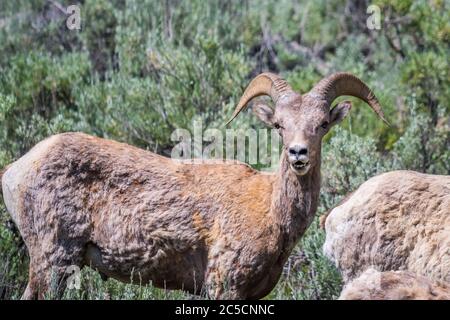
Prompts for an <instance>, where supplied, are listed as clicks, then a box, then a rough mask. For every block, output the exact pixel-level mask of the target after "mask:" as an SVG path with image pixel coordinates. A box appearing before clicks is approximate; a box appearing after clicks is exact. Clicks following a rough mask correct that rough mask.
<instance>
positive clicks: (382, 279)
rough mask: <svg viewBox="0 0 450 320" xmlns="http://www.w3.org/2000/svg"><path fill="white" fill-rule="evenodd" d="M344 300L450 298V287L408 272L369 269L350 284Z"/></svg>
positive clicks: (344, 291)
mask: <svg viewBox="0 0 450 320" xmlns="http://www.w3.org/2000/svg"><path fill="white" fill-rule="evenodd" d="M339 299H340V300H450V286H449V285H448V284H446V283H443V282H438V281H432V280H430V279H428V278H427V277H424V276H419V275H416V274H414V273H412V272H408V271H385V272H379V271H376V270H375V269H368V270H366V271H365V272H364V273H363V274H362V275H361V276H360V277H358V278H356V279H355V280H353V281H351V282H350V283H348V284H347V285H346V286H345V288H344V290H342V293H341V296H340V297H339Z"/></svg>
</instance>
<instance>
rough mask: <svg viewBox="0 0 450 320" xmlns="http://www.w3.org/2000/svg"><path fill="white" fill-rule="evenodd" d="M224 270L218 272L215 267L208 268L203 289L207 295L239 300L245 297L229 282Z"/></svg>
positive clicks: (213, 297)
mask: <svg viewBox="0 0 450 320" xmlns="http://www.w3.org/2000/svg"><path fill="white" fill-rule="evenodd" d="M226 274H227V273H226V272H220V271H219V270H218V269H216V268H210V269H209V270H208V272H207V280H206V283H205V289H206V290H207V292H208V296H209V297H210V298H212V299H218V300H241V299H245V298H246V297H245V296H244V295H243V294H242V290H240V288H239V287H238V286H236V285H234V284H233V283H231V282H230V281H229V280H228V279H229V277H228V276H226Z"/></svg>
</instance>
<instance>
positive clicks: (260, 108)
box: [252, 103, 273, 126]
mask: <svg viewBox="0 0 450 320" xmlns="http://www.w3.org/2000/svg"><path fill="white" fill-rule="evenodd" d="M252 111H253V113H254V114H255V115H256V116H257V117H258V118H259V120H261V121H262V122H264V123H265V124H267V125H269V126H272V125H273V110H272V109H271V108H270V107H269V106H267V105H265V104H262V103H258V104H256V105H253V107H252Z"/></svg>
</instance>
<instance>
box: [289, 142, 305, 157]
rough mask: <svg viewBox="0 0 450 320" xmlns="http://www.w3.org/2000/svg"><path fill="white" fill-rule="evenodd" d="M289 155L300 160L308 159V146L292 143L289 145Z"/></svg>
mask: <svg viewBox="0 0 450 320" xmlns="http://www.w3.org/2000/svg"><path fill="white" fill-rule="evenodd" d="M289 156H291V157H293V158H295V159H298V160H303V159H305V160H307V159H308V148H307V147H306V146H304V145H301V144H296V145H292V146H290V147H289Z"/></svg>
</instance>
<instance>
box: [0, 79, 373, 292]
mask: <svg viewBox="0 0 450 320" xmlns="http://www.w3.org/2000/svg"><path fill="white" fill-rule="evenodd" d="M258 79H259V80H257V81H256V82H252V83H253V85H252V84H251V85H250V86H249V88H250V89H249V91H246V93H244V98H245V101H244V102H242V103H241V102H240V103H241V104H242V105H245V103H246V101H247V100H249V99H251V97H253V95H249V94H248V92H254V93H255V94H262V93H264V92H265V91H264V92H263V91H261V90H260V89H258V90H254V88H259V87H258V86H259V82H258V81H260V79H266V80H267V79H269V80H271V79H278V78H277V77H276V76H274V75H262V76H261V77H260V78H258ZM333 79H334V78H333ZM352 79H353V78H352ZM266 80H264V81H266ZM271 81H272V80H271ZM277 81H278V82H275V84H279V83H281V82H282V81H281V80H277ZM352 81H355V80H354V79H353V80H352ZM283 83H284V82H283ZM254 85H256V87H255V86H254ZM356 85H359V86H361V85H362V84H361V83H357V84H356ZM328 87H330V88H331V89H332V88H333V87H332V86H331V85H328ZM280 88H281V89H283V88H287V85H285V86H281V87H280V86H279V85H277V86H276V87H273V88H272V89H271V92H276V91H277V90H281V89H280ZM358 88H359V87H358ZM354 91H355V90H353V91H349V92H346V94H353V93H352V92H354ZM364 92H365V91H364ZM354 94H358V92H357V91H355V93H354ZM274 96H275V95H274ZM363 98H364V99H366V97H365V96H363ZM366 100H367V99H366ZM370 103H372V104H373V103H374V102H373V100H370ZM349 109H350V104H349V103H348V102H344V103H341V104H339V105H337V106H336V107H334V108H333V109H331V110H330V103H329V102H328V101H327V100H324V99H322V98H321V96H320V95H318V94H314V95H312V96H309V95H308V94H306V95H304V96H301V95H300V94H297V93H294V92H291V91H289V94H284V95H277V99H276V105H275V110H274V111H272V110H271V109H270V108H269V107H267V106H262V105H259V106H256V107H255V108H254V112H255V113H256V114H257V115H258V116H259V117H260V118H261V119H263V120H264V121H265V122H266V123H268V124H270V125H274V123H275V122H276V123H277V128H278V131H279V133H280V135H281V136H282V139H283V145H284V149H283V153H282V156H281V163H280V169H279V171H278V172H277V173H275V174H264V173H260V172H257V171H255V170H253V169H252V168H250V167H249V166H247V165H245V164H239V163H238V164H225V163H224V164H207V163H206V164H201V165H195V164H187V163H180V162H176V161H172V160H171V159H168V158H164V157H161V156H159V155H156V154H153V153H151V152H148V151H144V150H141V149H138V148H135V147H132V146H129V145H126V144H122V143H118V142H114V141H109V140H104V139H100V138H96V137H92V136H88V135H86V134H82V133H66V134H60V135H56V136H52V137H50V138H49V139H47V140H45V141H42V142H41V143H39V144H38V145H36V146H35V147H34V148H33V149H32V150H31V151H29V152H28V153H27V154H26V155H24V156H23V157H22V158H20V159H19V160H18V161H16V162H15V163H14V164H12V166H11V167H10V168H9V169H8V170H7V171H6V172H5V174H4V176H3V179H2V188H3V192H4V200H5V204H6V207H7V209H8V211H9V213H10V214H11V216H12V218H13V219H14V221H15V223H16V224H17V226H18V229H19V231H20V233H21V235H22V237H23V239H24V241H25V243H26V245H27V248H28V250H29V253H30V270H29V282H28V286H27V289H26V291H25V293H24V295H23V298H25V299H31V298H42V297H43V295H44V294H45V293H46V292H48V291H49V290H51V291H52V292H55V291H56V293H57V294H60V293H61V291H62V290H63V289H64V287H65V286H64V280H65V277H66V276H67V274H66V270H67V269H68V267H69V266H72V265H76V266H80V267H81V266H84V265H87V266H91V267H93V268H95V269H97V270H99V271H100V272H101V273H102V274H103V275H105V276H109V277H113V278H116V279H119V280H121V281H130V280H133V281H136V282H140V283H148V282H152V283H153V284H154V285H155V286H158V287H163V288H167V289H184V290H187V291H189V292H192V293H196V294H199V293H202V291H203V292H206V293H208V294H209V295H210V296H211V297H214V298H234V299H257V298H261V297H264V296H265V295H267V294H268V293H269V292H270V291H271V290H272V289H273V287H274V286H275V284H276V283H277V281H278V279H279V277H280V274H281V271H282V268H283V265H284V263H285V261H286V259H287V258H288V256H289V254H290V252H291V250H292V249H293V247H294V245H295V244H296V242H297V241H298V239H299V237H300V236H301V235H302V234H303V233H304V232H305V230H306V228H307V227H308V226H309V224H310V223H311V221H312V219H313V218H314V214H315V212H316V209H317V205H318V197H319V189H320V161H321V156H320V152H321V141H322V138H323V136H324V135H325V134H326V133H327V132H328V130H329V129H330V128H331V127H332V126H333V125H335V124H337V123H338V122H340V121H341V120H342V119H343V118H344V117H345V115H346V114H347V112H348V110H349ZM292 144H301V145H302V146H304V147H305V148H307V150H308V153H307V154H304V153H303V154H302V155H301V161H302V164H301V165H298V159H297V158H295V157H293V155H292V153H290V152H288V149H289V146H291V145H292ZM52 284H56V288H53V287H52Z"/></svg>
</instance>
